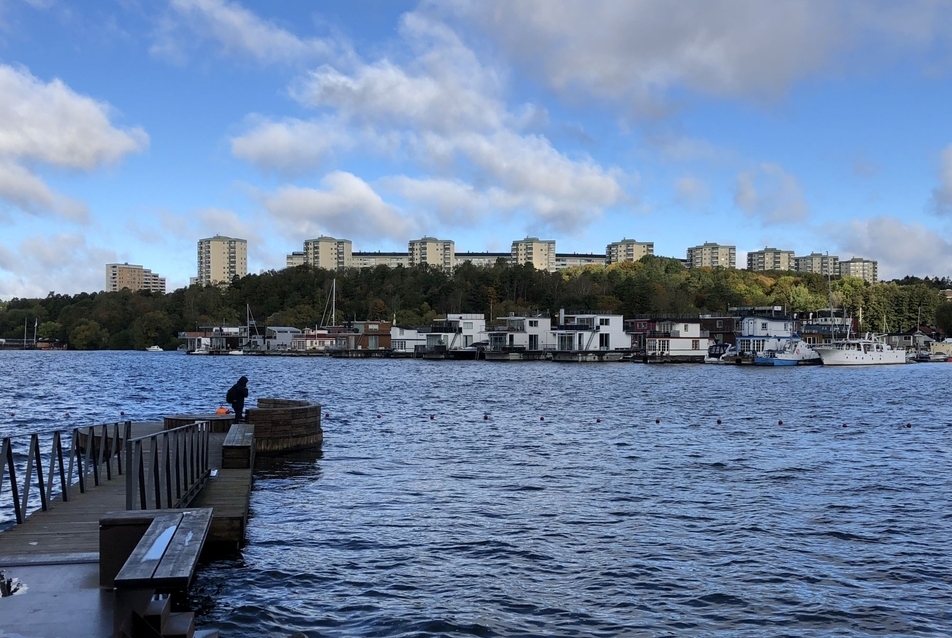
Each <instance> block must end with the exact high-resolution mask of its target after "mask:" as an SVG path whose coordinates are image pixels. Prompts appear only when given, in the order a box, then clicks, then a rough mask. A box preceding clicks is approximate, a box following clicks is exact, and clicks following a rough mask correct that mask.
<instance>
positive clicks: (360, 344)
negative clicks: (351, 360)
mask: <svg viewBox="0 0 952 638" xmlns="http://www.w3.org/2000/svg"><path fill="white" fill-rule="evenodd" d="M392 327H393V324H392V323H391V322H389V321H350V322H348V323H347V325H346V326H344V330H342V331H341V332H339V333H337V347H338V348H340V349H342V350H389V349H390V347H391V343H392V341H391V339H392V337H391V335H390V330H391V328H392Z"/></svg>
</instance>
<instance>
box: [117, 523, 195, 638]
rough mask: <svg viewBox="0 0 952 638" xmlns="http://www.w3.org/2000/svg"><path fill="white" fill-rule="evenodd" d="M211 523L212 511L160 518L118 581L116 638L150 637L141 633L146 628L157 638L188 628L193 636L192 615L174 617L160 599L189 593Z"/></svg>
mask: <svg viewBox="0 0 952 638" xmlns="http://www.w3.org/2000/svg"><path fill="white" fill-rule="evenodd" d="M211 524H212V509H211V508H202V509H190V510H168V511H158V512H156V513H155V515H154V517H153V519H152V523H151V524H150V525H149V527H148V529H147V530H146V532H145V534H143V536H142V538H141V539H140V540H139V542H138V543H137V544H136V546H135V549H133V550H132V554H131V555H130V556H129V558H128V559H127V560H126V562H125V564H123V566H122V569H120V570H119V573H118V574H117V575H116V577H115V580H114V581H113V586H114V587H115V590H116V608H115V621H114V625H115V635H116V636H135V635H148V633H141V632H140V631H138V630H137V628H139V627H142V626H143V624H144V625H147V626H149V627H151V628H152V629H153V630H154V631H155V632H156V634H157V635H180V634H179V630H178V627H179V626H181V625H183V624H184V625H186V627H187V626H189V625H190V626H191V631H192V632H194V617H193V616H192V615H191V614H170V612H169V606H170V603H169V599H168V598H155V594H156V593H171V592H176V591H184V590H185V589H187V588H188V586H189V584H190V583H191V582H192V579H193V578H194V577H195V571H196V569H197V567H198V558H199V556H200V555H201V553H202V547H203V546H204V545H205V539H206V538H207V537H208V530H209V528H210V527H211ZM186 633H188V631H187V630H186Z"/></svg>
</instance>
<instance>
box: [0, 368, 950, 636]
mask: <svg viewBox="0 0 952 638" xmlns="http://www.w3.org/2000/svg"><path fill="white" fill-rule="evenodd" d="M242 374H245V375H247V376H248V377H249V379H250V380H251V382H250V392H251V399H254V398H255V397H256V396H276V397H287V398H296V399H309V400H313V401H318V402H320V403H321V404H323V406H324V410H325V412H326V413H328V414H329V416H327V417H326V418H325V419H324V423H323V426H324V432H325V442H324V446H323V450H322V452H321V453H319V454H303V455H296V456H293V457H287V458H282V459H273V460H270V461H268V462H266V463H265V464H264V466H263V467H261V468H260V469H259V471H258V472H257V474H256V479H255V486H254V491H253V493H252V503H251V508H252V516H253V518H252V519H251V521H250V523H249V544H248V546H247V547H246V548H245V550H244V551H243V552H242V555H241V556H240V557H239V558H236V559H234V560H230V561H223V562H218V563H215V564H212V565H208V566H205V567H204V568H203V570H202V572H201V573H200V576H199V579H198V582H197V584H196V587H195V588H194V601H193V602H194V603H195V604H197V605H199V606H200V607H201V610H202V614H203V615H202V618H201V620H202V623H203V624H205V625H207V626H213V627H218V628H220V629H221V630H222V632H223V635H227V636H263V635H264V636H286V635H288V634H290V633H291V632H293V631H301V632H304V633H306V634H307V635H309V636H470V635H475V636H542V635H545V636H622V635H625V636H683V635H704V636H712V635H714V636H765V635H769V636H867V635H875V636H946V635H949V634H952V611H950V610H952V586H950V574H952V558H950V552H949V546H950V541H952V502H950V501H952V478H950V473H949V468H950V464H949V463H950V457H952V454H950V445H949V444H950V427H949V416H948V410H947V407H946V406H947V399H946V398H945V396H944V394H945V392H944V391H945V390H946V389H947V388H948V378H949V375H950V374H952V366H946V365H941V364H919V365H908V366H892V367H881V368H875V367H872V368H855V369H845V368H822V367H817V368H795V369H786V368H783V369H766V368H748V367H743V368H740V367H727V366H699V365H683V366H675V365H671V366H645V365H641V364H561V365H560V364H553V363H509V364H507V363H496V364H494V363H485V362H473V361H467V362H427V361H416V360H398V361H386V360H373V361H369V360H368V361H358V360H337V359H324V358H317V359H296V358H259V357H186V356H184V355H181V354H180V353H163V354H148V353H78V352H65V353H33V352H0V379H2V380H3V381H2V383H3V388H2V391H0V433H11V432H18V431H23V430H25V429H28V428H32V429H52V428H55V427H66V426H67V425H76V424H84V423H90V422H101V421H107V420H118V419H119V418H120V416H119V413H120V412H125V415H124V418H131V419H134V420H153V419H158V418H159V417H161V416H162V415H163V414H168V413H175V412H182V411H193V410H197V411H208V410H210V409H213V408H215V407H217V406H218V405H219V403H220V402H221V401H222V400H223V397H224V394H225V392H226V390H227V389H228V387H229V386H230V385H231V383H233V382H234V380H235V379H237V378H238V376H240V375H242ZM10 412H14V413H15V414H16V416H15V417H12V418H11V417H10V416H9V413H10ZM66 412H69V414H70V416H69V417H66V416H65V414H66ZM378 415H379V416H378ZM431 415H432V418H431ZM484 415H487V416H488V419H484ZM543 419H544V420H543ZM718 419H720V420H721V421H722V423H721V424H720V425H718V424H717V420H718ZM656 420H657V422H656ZM779 421H783V424H782V425H779V424H778V423H779ZM844 423H845V424H847V426H848V427H845V428H844V427H843V424H844ZM907 423H910V424H912V427H911V428H907V427H906V424H907Z"/></svg>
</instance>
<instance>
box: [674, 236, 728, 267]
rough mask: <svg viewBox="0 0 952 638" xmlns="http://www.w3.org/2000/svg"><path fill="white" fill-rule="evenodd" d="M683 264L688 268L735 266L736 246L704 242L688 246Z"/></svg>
mask: <svg viewBox="0 0 952 638" xmlns="http://www.w3.org/2000/svg"><path fill="white" fill-rule="evenodd" d="M685 265H686V266H687V267H688V268H705V267H706V268H718V267H720V268H736V267H737V247H736V246H722V245H720V244H715V243H714V242H704V243H703V244H701V245H700V246H694V247H692V248H688V251H687V260H686V263H685Z"/></svg>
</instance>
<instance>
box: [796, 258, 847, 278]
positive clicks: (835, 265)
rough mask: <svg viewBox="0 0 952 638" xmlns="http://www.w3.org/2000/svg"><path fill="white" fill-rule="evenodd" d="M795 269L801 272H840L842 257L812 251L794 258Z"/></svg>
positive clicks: (827, 273) (835, 273) (834, 273)
mask: <svg viewBox="0 0 952 638" xmlns="http://www.w3.org/2000/svg"><path fill="white" fill-rule="evenodd" d="M794 270H797V271H799V272H815V273H817V274H819V275H825V276H830V275H838V274H840V258H839V257H837V256H836V255H824V254H823V253H810V254H809V255H807V256H806V257H796V258H794Z"/></svg>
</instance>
